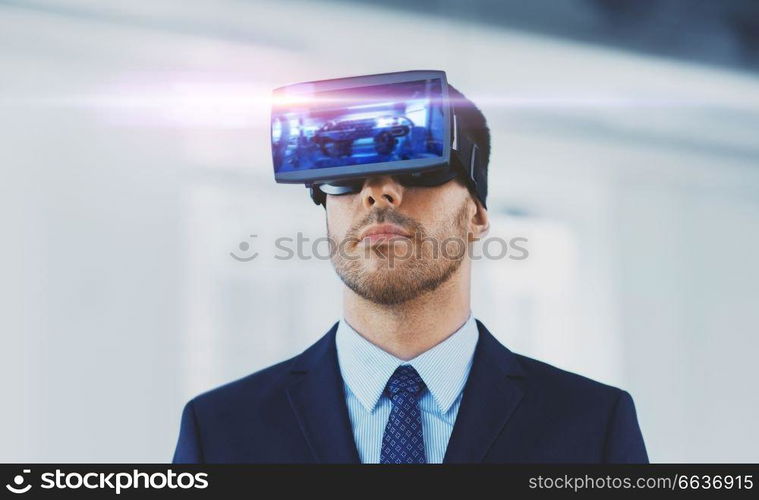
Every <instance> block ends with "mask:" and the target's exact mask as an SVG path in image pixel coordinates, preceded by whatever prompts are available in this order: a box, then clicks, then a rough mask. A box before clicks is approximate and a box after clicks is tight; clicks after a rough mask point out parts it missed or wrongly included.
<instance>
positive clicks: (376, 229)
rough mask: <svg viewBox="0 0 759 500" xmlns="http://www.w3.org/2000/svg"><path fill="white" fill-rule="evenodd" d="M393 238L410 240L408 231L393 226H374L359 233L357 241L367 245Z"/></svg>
mask: <svg viewBox="0 0 759 500" xmlns="http://www.w3.org/2000/svg"><path fill="white" fill-rule="evenodd" d="M393 238H411V235H410V234H409V232H408V231H406V230H405V229H403V228H402V227H400V226H396V225H395V224H375V225H372V226H369V227H367V228H366V229H364V230H363V231H362V232H361V236H360V237H359V239H360V240H361V241H366V242H369V243H376V242H380V241H385V240H390V239H393Z"/></svg>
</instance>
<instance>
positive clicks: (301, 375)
mask: <svg viewBox="0 0 759 500" xmlns="http://www.w3.org/2000/svg"><path fill="white" fill-rule="evenodd" d="M477 328H478V329H479V339H478V342H477V347H476V348H475V352H474V359H473V363H472V369H471V371H470V374H469V378H468V380H467V382H466V385H465V386H464V394H463V399H462V401H461V406H460V409H459V413H458V416H457V418H456V422H455V425H454V427H453V432H452V434H451V438H450V441H449V443H448V448H447V450H446V453H445V459H444V463H473V462H479V463H483V462H484V463H516V462H521V463H545V462H552V463H647V462H648V456H647V454H646V448H645V445H644V443H643V437H642V435H641V432H640V428H639V426H638V420H637V416H636V412H635V406H634V404H633V400H632V398H631V397H630V394H629V393H627V392H626V391H623V390H621V389H618V388H616V387H612V386H609V385H605V384H602V383H600V382H596V381H594V380H591V379H589V378H586V377H582V376H580V375H576V374H574V373H570V372H567V371H564V370H560V369H558V368H556V367H554V366H551V365H549V364H546V363H543V362H541V361H537V360H535V359H531V358H528V357H526V356H522V355H519V354H515V353H513V352H511V351H510V350H509V349H507V348H506V347H504V346H503V345H502V344H501V343H500V342H498V340H496V338H495V337H493V335H492V334H491V333H490V332H489V331H488V330H487V328H485V326H484V325H483V324H482V323H481V322H480V321H479V320H477ZM336 331H337V323H335V324H334V325H333V326H332V328H330V330H329V331H328V332H327V333H326V334H325V335H324V336H323V337H322V338H321V339H319V340H318V341H317V342H316V343H315V344H313V345H312V346H311V347H309V348H308V349H306V350H305V351H304V352H302V353H301V354H299V355H298V356H295V357H294V358H291V359H289V360H287V361H284V362H281V363H278V364H276V365H274V366H271V367H269V368H266V369H264V370H261V371H259V372H256V373H253V374H252V375H248V376H247V377H245V378H242V379H240V380H236V381H234V382H230V383H228V384H226V385H223V386H221V387H218V388H216V389H213V390H211V391H209V392H206V393H203V394H201V395H199V396H197V397H195V398H193V399H192V400H191V401H189V402H188V403H187V404H186V405H185V407H184V410H183V412H182V421H181V429H180V431H179V440H178V442H177V446H176V451H175V452H174V458H173V462H174V463H360V460H359V456H358V452H357V450H356V445H355V443H354V440H353V432H352V430H351V423H350V419H349V417H348V410H347V407H346V403H345V394H344V389H343V380H342V377H341V375H340V368H339V366H338V361H337V350H336V348H335V332H336Z"/></svg>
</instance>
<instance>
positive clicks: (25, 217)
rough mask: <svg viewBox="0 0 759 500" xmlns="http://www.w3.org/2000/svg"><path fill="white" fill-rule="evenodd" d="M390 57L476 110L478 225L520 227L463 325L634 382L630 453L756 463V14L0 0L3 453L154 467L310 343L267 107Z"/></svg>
mask: <svg viewBox="0 0 759 500" xmlns="http://www.w3.org/2000/svg"><path fill="white" fill-rule="evenodd" d="M408 69H442V70H445V71H446V72H447V74H448V79H449V81H450V82H451V83H452V84H453V85H455V86H456V87H457V88H458V89H460V90H461V91H463V92H464V93H465V94H466V95H467V96H468V97H470V98H471V99H473V100H474V101H475V102H476V103H477V104H479V106H480V107H481V108H482V109H483V111H484V113H485V115H486V116H487V117H488V120H489V124H490V127H491V132H492V140H493V154H492V157H491V166H490V195H489V198H488V206H489V213H490V216H491V219H492V229H491V233H490V236H492V237H501V238H504V239H509V238H512V237H525V238H527V239H528V243H526V244H524V245H523V246H525V247H526V248H527V249H528V251H529V258H527V259H526V260H522V261H517V260H511V259H508V258H505V259H483V260H480V261H478V262H475V264H474V269H475V271H474V272H475V275H474V282H473V303H472V310H473V313H474V314H475V316H476V317H477V318H479V319H480V320H482V321H483V322H484V324H485V325H486V326H487V327H488V328H489V329H490V330H491V331H492V332H493V333H494V334H495V335H496V336H497V337H498V338H499V339H500V340H501V341H502V342H503V343H504V344H505V345H507V346H508V347H509V348H511V349H512V350H514V351H516V352H520V353H522V354H526V355H528V356H532V357H536V358H538V359H541V360H543V361H546V362H549V363H552V364H554V365H556V366H558V367H561V368H564V369H568V370H571V371H575V372H577V373H580V374H583V375H586V376H588V377H592V378H594V379H596V380H599V381H601V382H604V383H607V384H612V385H616V386H619V387H621V388H623V389H626V390H628V391H629V392H630V393H631V394H632V396H633V398H634V401H635V403H636V407H637V411H638V416H639V421H640V425H641V428H642V431H643V435H644V438H645V441H646V444H647V447H648V451H649V455H650V458H651V460H652V461H657V462H741V461H753V462H756V461H759V427H758V426H757V425H756V423H757V422H758V421H759V396H757V390H756V383H757V381H759V364H757V363H756V353H757V350H758V349H759V336H758V334H759V328H757V325H759V286H757V282H759V264H757V260H756V258H757V255H759V140H757V137H758V136H759V134H758V133H757V131H758V130H759V71H758V70H759V4H758V3H757V2H754V1H751V0H730V1H727V0H725V1H722V2H709V1H688V0H682V1H679V0H624V1H622V0H616V1H612V0H565V1H562V2H555V1H550V0H540V1H538V0H533V1H531V2H520V1H517V0H508V1H507V0H478V1H470V2H459V1H453V0H421V1H415V2H407V1H400V0H390V1H388V0H386V1H383V2H369V1H363V2H362V1H348V0H346V1H337V0H334V1H310V2H298V1H292V0H278V1H242V0H215V1H210V0H196V1H179V0H151V1H133V2H115V1H95V0H61V1H35V0H30V1H10V0H0V166H1V168H2V177H1V180H0V221H1V222H2V226H1V227H2V231H3V237H2V245H0V339H1V340H0V341H1V344H0V346H1V347H0V395H1V396H2V398H3V411H2V412H1V413H0V460H2V461H10V462H76V461H82V462H166V461H169V460H170V459H171V456H172V454H173V450H174V445H175V443H176V438H177V435H178V430H179V418H180V413H181V409H182V406H183V405H184V403H185V402H186V401H187V400H188V399H190V398H191V397H193V396H195V395H197V394H198V393H200V392H202V391H205V390H208V389H211V388H213V387H216V386H218V385H220V384H222V383H225V382H228V381H231V380H234V379H236V378H239V377H242V376H244V375H247V374H249V373H251V372H253V371H256V370H258V369H260V368H263V367H265V366H267V365H269V364H272V363H274V362H277V361H280V360H282V359H285V358H286V357H290V356H292V355H295V354H297V353H298V352H300V351H302V350H303V349H304V348H305V347H307V346H308V345H310V344H311V343H312V342H314V341H315V340H316V339H317V338H319V337H320V336H321V335H323V334H324V332H326V330H327V329H328V328H329V327H330V326H331V325H332V324H333V323H334V322H335V321H336V320H337V319H338V317H339V314H340V297H341V295H340V293H341V283H340V281H339V279H338V278H337V277H336V275H335V274H334V271H333V270H332V267H331V264H330V263H329V261H328V260H325V259H324V258H321V259H320V258H311V259H291V260H280V259H277V258H275V255H276V254H277V252H276V249H275V247H274V240H275V239H276V238H278V237H292V238H295V237H296V236H297V234H298V233H301V234H302V235H303V237H304V238H309V239H310V241H313V240H314V239H316V238H320V237H323V236H324V235H325V220H324V210H323V209H322V208H321V207H317V206H315V205H314V204H313V203H312V202H311V200H310V198H309V197H308V195H307V191H306V189H304V188H303V187H302V186H299V185H277V184H275V183H274V180H273V175H272V169H271V157H270V151H269V130H268V126H269V122H268V120H269V105H270V92H271V89H272V88H274V87H277V86H281V85H285V84H287V83H292V82H297V81H304V80H314V79H323V78H335V77H341V76H349V75H359V74H366V73H381V72H389V71H401V70H408ZM308 244H310V243H308ZM254 252H258V254H259V255H258V256H257V257H256V258H255V259H253V260H250V261H248V262H241V261H238V260H236V259H235V258H233V257H232V255H231V254H232V253H235V254H236V255H238V256H242V257H244V258H247V256H250V255H252V254H253V253H254ZM307 253H308V252H307ZM324 253H325V252H322V255H324Z"/></svg>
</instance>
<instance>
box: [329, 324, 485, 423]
mask: <svg viewBox="0 0 759 500" xmlns="http://www.w3.org/2000/svg"><path fill="white" fill-rule="evenodd" d="M478 338H479V332H478V330H477V324H476V323H475V320H474V316H473V315H472V314H471V312H470V314H469V317H468V318H467V320H466V322H465V323H464V324H463V325H462V326H461V327H460V328H459V329H458V330H456V331H455V332H454V333H453V334H452V335H450V336H448V337H447V338H446V339H445V340H444V341H442V342H440V343H439V344H437V345H435V346H434V347H432V348H431V349H429V350H427V351H425V352H423V353H422V354H420V355H418V356H417V357H415V358H414V359H411V360H409V361H404V360H402V359H400V358H397V357H395V356H393V355H392V354H390V353H389V352H387V351H384V350H382V349H381V348H380V347H378V346H376V345H374V344H373V343H371V342H370V341H369V340H367V339H366V338H364V337H362V336H361V335H360V334H359V333H358V332H356V330H354V329H353V328H352V327H351V326H350V325H349V324H348V322H347V321H346V320H345V318H344V317H341V318H340V322H339V325H338V327H337V333H336V336H335V343H336V346H337V359H338V363H339V365H340V372H341V374H342V376H343V380H344V381H345V383H346V384H347V386H348V388H349V389H350V390H351V392H353V394H354V395H355V396H356V398H357V399H358V400H359V402H360V403H361V405H362V406H363V407H364V408H365V409H366V410H367V411H368V412H372V411H374V409H375V408H376V406H377V403H378V402H379V399H380V397H382V392H383V391H384V389H385V385H387V381H388V379H389V378H390V376H391V375H392V374H393V372H394V371H395V369H396V368H398V367H399V366H400V365H403V364H409V365H411V366H413V367H414V369H415V370H416V371H417V372H418V373H419V376H421V377H422V380H424V383H425V384H426V385H427V388H428V389H429V391H430V393H431V394H432V397H433V399H434V400H435V403H436V404H437V406H438V408H439V409H440V411H441V412H442V413H447V412H448V410H449V409H450V408H451V406H452V405H453V403H454V402H455V401H456V399H457V398H458V396H459V395H460V394H461V391H462V390H463V389H464V385H465V384H466V380H467V377H468V376H469V370H470V369H471V365H472V358H473V356H474V349H475V346H476V345H477V339H478Z"/></svg>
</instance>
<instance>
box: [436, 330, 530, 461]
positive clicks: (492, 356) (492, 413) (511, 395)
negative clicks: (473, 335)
mask: <svg viewBox="0 0 759 500" xmlns="http://www.w3.org/2000/svg"><path fill="white" fill-rule="evenodd" d="M477 328H478V329H479V332H480V337H479V340H478V341H477V347H476V348H475V351H474V358H473V361H472V370H471V372H470V374H469V379H468V380H467V383H466V385H465V386H464V395H463V398H462V400H461V407H460V408H459V413H458V416H457V417H456V423H455V424H454V427H453V432H452V434H451V438H450V441H449V442H448V448H447V449H446V453H445V458H444V460H443V462H444V463H471V462H481V461H482V460H483V459H484V457H485V455H486V454H487V452H488V450H489V449H490V447H491V446H492V444H493V442H494V441H495V439H496V437H498V435H499V434H500V433H501V431H502V430H503V427H504V426H505V425H506V422H507V421H508V420H509V417H511V415H512V414H513V412H514V410H515V409H516V407H517V406H518V405H519V402H520V401H521V399H522V396H523V392H524V391H523V389H522V387H521V384H520V380H519V379H520V378H523V377H524V376H525V373H524V371H523V370H522V368H521V366H520V365H519V361H518V360H517V359H516V357H515V356H514V354H513V353H512V352H511V351H509V350H508V349H507V348H506V347H504V346H503V345H502V344H501V343H500V342H498V340H497V339H496V338H495V337H493V335H492V334H491V333H490V332H489V331H488V330H487V328H485V325H483V324H482V323H481V322H480V321H479V320H477Z"/></svg>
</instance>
